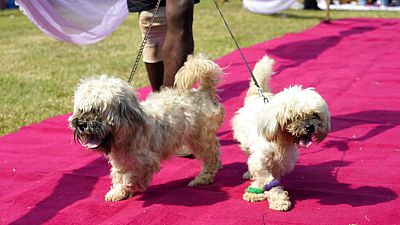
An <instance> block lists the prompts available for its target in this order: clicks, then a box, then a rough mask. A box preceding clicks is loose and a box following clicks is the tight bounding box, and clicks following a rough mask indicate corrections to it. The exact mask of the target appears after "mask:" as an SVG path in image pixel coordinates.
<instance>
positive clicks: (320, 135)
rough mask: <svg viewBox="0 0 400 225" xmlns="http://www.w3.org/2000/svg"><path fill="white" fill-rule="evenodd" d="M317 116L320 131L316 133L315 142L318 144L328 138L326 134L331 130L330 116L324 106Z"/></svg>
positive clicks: (326, 107)
mask: <svg viewBox="0 0 400 225" xmlns="http://www.w3.org/2000/svg"><path fill="white" fill-rule="evenodd" d="M318 116H319V117H320V118H321V126H320V128H321V130H320V131H318V132H317V136H316V139H317V142H318V143H319V142H321V141H323V140H324V139H325V138H326V136H328V133H329V131H330V130H331V116H330V113H329V110H328V106H327V105H326V104H325V105H324V106H323V108H322V109H321V112H320V113H319V114H318Z"/></svg>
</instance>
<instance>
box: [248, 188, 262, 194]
mask: <svg viewBox="0 0 400 225" xmlns="http://www.w3.org/2000/svg"><path fill="white" fill-rule="evenodd" d="M246 192H248V193H254V194H263V193H264V190H263V189H260V188H255V187H251V186H249V187H248V188H247V189H246Z"/></svg>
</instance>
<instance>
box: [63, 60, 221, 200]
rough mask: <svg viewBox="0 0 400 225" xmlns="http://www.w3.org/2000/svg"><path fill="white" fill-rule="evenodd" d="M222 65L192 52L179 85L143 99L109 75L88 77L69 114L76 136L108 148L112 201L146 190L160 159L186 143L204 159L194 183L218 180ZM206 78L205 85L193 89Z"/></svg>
mask: <svg viewBox="0 0 400 225" xmlns="http://www.w3.org/2000/svg"><path fill="white" fill-rule="evenodd" d="M221 73H222V70H221V68H220V67H219V66H218V65H217V64H215V63H214V62H212V61H210V60H207V59H205V58H204V57H201V56H198V57H189V58H188V61H187V62H186V63H185V65H184V66H183V67H182V68H181V69H180V70H179V71H178V73H177V74H176V78H175V88H174V89H172V88H164V89H163V90H162V91H161V92H159V93H152V94H151V95H150V96H149V97H148V98H147V100H146V101H144V102H142V103H139V102H138V99H137V96H136V93H135V91H134V90H133V89H132V88H131V86H130V85H129V84H128V83H126V82H124V81H122V80H120V79H117V78H110V77H107V76H105V75H103V76H101V77H100V78H97V79H96V78H89V79H86V80H83V81H82V82H81V83H80V85H79V86H78V88H77V90H76V92H75V99H74V111H73V114H72V116H71V117H70V118H69V123H70V127H71V128H72V129H73V130H74V136H75V140H77V141H79V142H80V143H81V144H82V145H83V146H84V147H86V148H88V149H94V150H97V151H100V152H103V153H104V154H105V155H106V157H107V159H108V160H109V162H110V164H111V167H112V168H111V178H112V186H111V189H110V191H109V192H108V193H107V194H106V195H105V200H106V201H119V200H122V199H125V198H128V197H130V196H132V195H133V194H134V193H135V192H137V191H144V190H145V189H146V187H147V186H148V184H149V182H150V180H151V178H152V175H153V174H154V173H155V172H158V171H159V170H160V161H161V160H165V159H167V158H168V157H170V156H171V155H174V154H175V152H176V151H177V150H179V149H180V148H181V147H182V146H183V145H185V146H186V147H188V148H190V150H191V151H192V153H193V154H194V155H195V156H196V158H197V159H199V160H200V161H201V162H202V164H203V165H202V171H201V173H200V174H199V175H198V176H197V177H196V178H195V179H194V180H192V181H191V182H190V183H189V186H195V185H206V184H210V183H212V182H213V181H214V175H215V173H216V171H217V170H218V168H219V166H220V165H221V162H220V158H219V155H220V153H219V141H218V139H217V137H216V132H217V129H218V128H219V126H220V124H221V123H222V121H223V118H224V108H223V105H222V104H220V103H219V101H218V96H217V94H216V85H217V83H218V80H219V76H220V75H221ZM198 80H199V81H200V85H199V90H198V91H191V90H190V89H191V88H192V85H193V84H194V83H195V82H196V81H198Z"/></svg>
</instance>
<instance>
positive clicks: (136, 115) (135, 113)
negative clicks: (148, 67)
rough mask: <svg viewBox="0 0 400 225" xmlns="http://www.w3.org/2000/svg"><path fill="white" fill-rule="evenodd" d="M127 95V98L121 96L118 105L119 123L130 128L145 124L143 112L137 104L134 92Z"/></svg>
mask: <svg viewBox="0 0 400 225" xmlns="http://www.w3.org/2000/svg"><path fill="white" fill-rule="evenodd" d="M128 96H129V97H128V98H123V99H122V100H121V103H120V104H119V106H118V110H119V112H120V120H121V121H120V122H121V125H122V126H125V125H126V126H129V127H131V128H133V126H140V127H143V126H145V124H146V119H145V113H144V112H143V110H142V108H141V107H140V105H139V102H138V100H137V97H136V94H135V93H134V92H132V93H130V94H129V95H128Z"/></svg>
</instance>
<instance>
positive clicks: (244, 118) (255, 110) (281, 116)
mask: <svg viewBox="0 0 400 225" xmlns="http://www.w3.org/2000/svg"><path fill="white" fill-rule="evenodd" d="M273 64H274V60H273V59H270V58H268V56H265V57H264V58H263V59H262V60H260V61H259V62H258V63H257V64H256V66H255V68H254V72H253V73H254V76H255V77H256V79H257V81H259V83H260V86H261V89H262V91H263V92H264V95H265V96H266V97H267V98H268V100H269V102H265V103H264V100H263V98H262V97H260V96H259V95H258V91H257V88H256V86H255V85H254V84H252V82H251V83H250V88H249V90H248V92H247V97H246V99H245V102H244V106H243V107H242V108H241V109H239V110H238V111H237V112H236V115H235V116H234V118H233V120H232V126H233V130H234V138H235V139H236V140H238V141H239V142H240V147H241V149H242V150H243V151H244V152H246V153H247V154H248V155H249V157H248V161H247V164H248V170H249V171H248V172H246V173H245V174H244V177H245V178H248V179H251V180H253V182H252V183H251V185H250V187H249V188H248V189H247V190H246V192H245V194H244V195H243V199H245V200H246V201H250V202H254V201H261V200H264V199H268V202H269V207H270V208H271V209H274V210H282V211H287V210H289V208H290V206H291V202H290V200H289V197H288V193H287V192H286V191H285V190H284V189H283V187H282V186H281V185H280V184H279V181H280V179H281V177H282V176H283V175H285V174H287V173H289V172H290V171H292V170H293V168H294V166H295V163H296V160H297V157H298V147H306V148H307V147H309V146H310V145H311V144H312V142H313V138H314V139H315V140H316V141H317V142H320V141H322V140H323V139H324V138H325V137H326V136H327V134H328V132H329V129H330V114H329V111H328V106H327V104H326V102H325V101H324V99H323V98H322V97H321V96H320V95H319V94H318V93H317V92H316V91H315V90H314V89H312V88H307V89H303V88H302V87H301V86H293V87H289V88H287V89H284V90H283V91H281V92H279V93H277V94H275V95H273V94H272V93H271V91H270V89H269V87H268V86H269V85H268V83H269V78H270V76H271V73H272V66H273Z"/></svg>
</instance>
